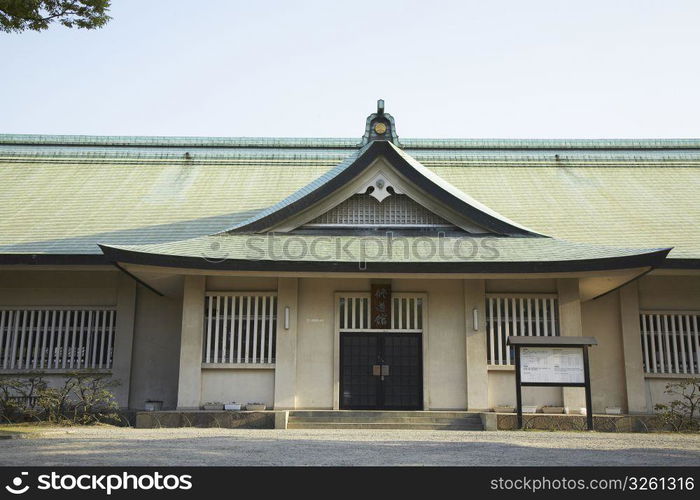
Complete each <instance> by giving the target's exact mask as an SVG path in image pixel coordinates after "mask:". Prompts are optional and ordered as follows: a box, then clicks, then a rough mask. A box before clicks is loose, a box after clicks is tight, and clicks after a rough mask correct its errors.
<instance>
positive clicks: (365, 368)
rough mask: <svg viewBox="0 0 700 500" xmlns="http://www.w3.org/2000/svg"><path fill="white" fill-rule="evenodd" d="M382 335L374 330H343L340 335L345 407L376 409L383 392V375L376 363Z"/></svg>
mask: <svg viewBox="0 0 700 500" xmlns="http://www.w3.org/2000/svg"><path fill="white" fill-rule="evenodd" d="M378 341H379V338H378V336H377V335H376V334H372V333H362V334H356V333H343V334H341V339H340V368H341V373H340V397H341V405H340V407H341V408H345V409H357V410H359V409H372V410H373V409H375V408H377V402H378V399H379V398H378V395H379V390H380V387H379V377H375V376H373V375H372V366H373V365H375V364H376V362H377V356H378V355H379V342H378Z"/></svg>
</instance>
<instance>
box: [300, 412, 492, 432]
mask: <svg viewBox="0 0 700 500" xmlns="http://www.w3.org/2000/svg"><path fill="white" fill-rule="evenodd" d="M288 426H289V428H290V429H415V430H422V429H425V430H482V429H483V427H482V425H481V417H480V416H479V414H478V413H473V412H467V411H386V410H295V411H290V412H289V424H288Z"/></svg>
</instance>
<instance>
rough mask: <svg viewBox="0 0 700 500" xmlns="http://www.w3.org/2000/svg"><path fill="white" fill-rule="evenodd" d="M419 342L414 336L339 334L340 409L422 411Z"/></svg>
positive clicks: (410, 334) (418, 338)
mask: <svg viewBox="0 0 700 500" xmlns="http://www.w3.org/2000/svg"><path fill="white" fill-rule="evenodd" d="M421 340H422V339H421V335H420V334H415V333H341V336H340V363H341V367H340V368H341V374H340V398H341V401H340V407H341V408H343V409H357V410H359V409H370V410H375V409H376V410H379V409H390V410H419V409H422V405H423V370H422V368H423V366H422V365H423V362H422V352H423V351H422V344H421Z"/></svg>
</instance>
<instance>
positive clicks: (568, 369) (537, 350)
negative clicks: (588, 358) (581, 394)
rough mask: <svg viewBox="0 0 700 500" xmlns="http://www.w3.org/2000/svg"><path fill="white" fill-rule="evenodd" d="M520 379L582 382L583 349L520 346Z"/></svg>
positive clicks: (522, 380)
mask: <svg viewBox="0 0 700 500" xmlns="http://www.w3.org/2000/svg"><path fill="white" fill-rule="evenodd" d="M520 381H521V382H534V383H552V382H555V383H572V384H583V383H584V376H583V349H582V348H580V347H575V348H574V347H521V348H520Z"/></svg>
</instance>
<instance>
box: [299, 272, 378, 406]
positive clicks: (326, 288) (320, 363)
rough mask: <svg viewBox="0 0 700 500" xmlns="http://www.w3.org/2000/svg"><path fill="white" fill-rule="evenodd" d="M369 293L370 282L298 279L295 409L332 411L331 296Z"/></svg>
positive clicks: (332, 298) (361, 280) (333, 327)
mask: <svg viewBox="0 0 700 500" xmlns="http://www.w3.org/2000/svg"><path fill="white" fill-rule="evenodd" d="M369 290H370V280H369V279H323V278H303V279H300V280H299V314H298V323H297V325H298V326H297V328H298V330H297V385H296V387H297V398H296V406H297V408H326V409H328V408H333V369H334V359H333V342H334V335H335V326H334V315H335V295H334V294H335V292H368V291H369Z"/></svg>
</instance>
